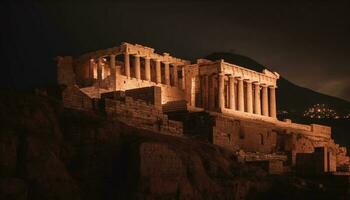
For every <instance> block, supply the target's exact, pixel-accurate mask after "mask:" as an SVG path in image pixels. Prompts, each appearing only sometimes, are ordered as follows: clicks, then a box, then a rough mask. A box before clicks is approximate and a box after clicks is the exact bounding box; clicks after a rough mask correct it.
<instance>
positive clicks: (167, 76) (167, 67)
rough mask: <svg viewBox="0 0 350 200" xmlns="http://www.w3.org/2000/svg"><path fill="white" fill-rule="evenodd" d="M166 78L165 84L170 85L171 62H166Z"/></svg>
mask: <svg viewBox="0 0 350 200" xmlns="http://www.w3.org/2000/svg"><path fill="white" fill-rule="evenodd" d="M164 76H165V84H166V85H170V69H169V62H164Z"/></svg>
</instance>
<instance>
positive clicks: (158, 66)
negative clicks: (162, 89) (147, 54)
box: [156, 60, 162, 84]
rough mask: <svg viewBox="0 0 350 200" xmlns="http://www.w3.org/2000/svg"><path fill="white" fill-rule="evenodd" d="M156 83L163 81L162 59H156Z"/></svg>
mask: <svg viewBox="0 0 350 200" xmlns="http://www.w3.org/2000/svg"><path fill="white" fill-rule="evenodd" d="M156 83H157V84H160V83H162V73H161V69H160V60H156Z"/></svg>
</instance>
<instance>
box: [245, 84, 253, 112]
mask: <svg viewBox="0 0 350 200" xmlns="http://www.w3.org/2000/svg"><path fill="white" fill-rule="evenodd" d="M246 98H247V112H248V113H253V85H252V82H251V81H247V97H246Z"/></svg>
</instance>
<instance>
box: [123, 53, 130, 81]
mask: <svg viewBox="0 0 350 200" xmlns="http://www.w3.org/2000/svg"><path fill="white" fill-rule="evenodd" d="M124 67H125V69H124V70H125V76H126V77H127V78H130V57H129V53H128V52H125V53H124Z"/></svg>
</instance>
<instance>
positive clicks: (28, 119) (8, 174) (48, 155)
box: [0, 93, 339, 199]
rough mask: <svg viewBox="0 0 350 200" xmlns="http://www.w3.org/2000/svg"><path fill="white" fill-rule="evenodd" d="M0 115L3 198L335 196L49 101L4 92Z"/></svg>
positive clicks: (206, 148) (205, 147) (216, 151)
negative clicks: (64, 107)
mask: <svg viewBox="0 0 350 200" xmlns="http://www.w3.org/2000/svg"><path fill="white" fill-rule="evenodd" d="M0 110H1V113H0V120H1V124H2V125H1V127H0V128H1V131H0V150H1V151H0V199H135V198H136V199H271V198H280V199H297V198H299V199H300V198H302V199H304V198H305V199H306V198H310V197H316V198H318V199H320V198H321V197H324V198H328V197H329V196H328V195H333V191H332V190H331V189H327V188H325V187H319V184H318V183H317V182H313V181H307V180H303V179H299V178H295V177H282V176H280V177H270V176H267V174H266V173H265V172H264V171H263V170H262V169H259V168H254V167H249V166H245V165H243V164H240V163H238V162H237V161H236V157H235V156H234V155H233V154H232V153H230V152H228V151H225V150H224V149H221V148H219V147H217V146H214V145H210V144H206V143H201V142H198V141H195V140H192V139H185V138H177V137H171V136H165V135H159V134H154V133H152V132H147V131H143V130H139V129H135V128H132V127H129V126H126V125H124V124H122V123H119V122H112V121H108V120H106V119H105V118H104V117H101V116H97V115H94V114H91V113H82V112H78V111H74V110H65V109H63V108H62V107H61V106H60V102H58V101H56V100H54V99H50V98H47V97H38V96H33V95H23V94H10V93H3V94H1V96H0ZM338 195H339V194H338Z"/></svg>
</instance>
